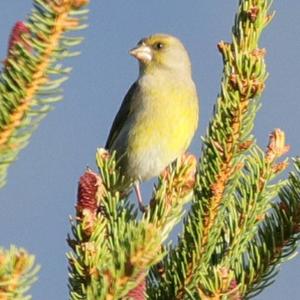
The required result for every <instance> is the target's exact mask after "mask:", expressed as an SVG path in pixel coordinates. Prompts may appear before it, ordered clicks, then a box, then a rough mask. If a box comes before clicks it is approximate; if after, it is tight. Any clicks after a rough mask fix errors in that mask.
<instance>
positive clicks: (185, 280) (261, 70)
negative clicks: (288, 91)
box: [154, 0, 271, 299]
mask: <svg viewBox="0 0 300 300" xmlns="http://www.w3.org/2000/svg"><path fill="white" fill-rule="evenodd" d="M269 6H270V2H269V1H262V0H260V1H256V0H253V1H251V0H244V1H240V2H239V8H238V12H237V15H236V18H235V24H234V26H233V37H232V40H233V41H232V43H230V44H229V43H225V42H223V41H222V42H220V43H219V45H218V48H219V50H220V52H221V54H222V56H223V62H224V73H223V78H222V83H221V92H220V94H219V96H218V99H217V104H216V106H215V109H214V118H213V119H212V120H211V122H210V124H209V127H208V131H207V135H206V137H205V138H204V140H203V143H204V146H203V150H202V156H201V158H200V161H199V170H198V173H197V174H198V176H197V183H196V187H195V199H194V201H193V204H192V207H191V211H190V213H189V215H188V217H187V218H186V220H185V227H184V232H183V234H182V236H181V238H180V240H179V244H178V246H177V247H176V248H175V249H174V250H173V251H170V254H169V257H168V259H166V260H165V264H166V266H165V269H166V270H167V272H168V274H164V277H161V275H159V274H154V277H155V278H156V280H157V281H158V282H159V284H160V288H159V292H157V299H161V297H165V298H172V299H184V298H185V296H187V295H189V296H190V297H192V296H191V295H193V297H196V295H197V293H198V292H197V291H199V290H203V291H204V293H207V292H208V291H209V290H210V291H211V292H212V293H213V294H214V292H217V291H218V290H221V289H220V288H219V287H220V286H221V281H222V280H221V279H222V278H221V277H220V276H219V274H220V272H219V267H214V266H213V264H211V263H212V259H214V251H215V249H216V248H217V247H218V243H219V240H220V236H221V234H222V228H223V224H224V222H225V216H226V209H225V208H226V206H227V205H228V204H229V202H230V196H231V195H232V192H233V191H234V190H235V189H236V188H237V185H238V174H239V171H240V169H242V168H243V164H244V159H245V155H246V153H247V152H248V151H249V150H250V149H251V147H252V146H253V144H254V140H253V137H252V136H251V131H252V128H253V123H254V118H255V114H256V112H257V109H258V107H259V97H260V95H261V93H262V91H263V89H264V86H265V83H264V82H265V80H266V78H267V73H266V68H265V63H264V55H265V50H264V49H260V48H259V37H260V35H261V32H262V30H263V29H264V28H265V27H266V26H267V24H268V23H269V22H270V20H271V16H270V15H269V14H268V13H269V12H268V10H269ZM191 249H192V251H191ZM208 266H210V267H208ZM175 270H176V272H177V274H178V275H177V276H173V275H172V274H174V272H175ZM209 277H211V280H207V278H209ZM214 279H215V282H216V283H215V284H214V283H213V280H214ZM170 282H172V283H170ZM229 282H230V281H229ZM223 292H224V291H222V293H223ZM159 293H162V294H159ZM202 294H203V293H202Z"/></svg>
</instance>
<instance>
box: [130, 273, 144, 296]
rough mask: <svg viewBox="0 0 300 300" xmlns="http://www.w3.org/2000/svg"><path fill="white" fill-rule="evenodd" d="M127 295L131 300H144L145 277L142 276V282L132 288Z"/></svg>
mask: <svg viewBox="0 0 300 300" xmlns="http://www.w3.org/2000/svg"><path fill="white" fill-rule="evenodd" d="M127 296H128V297H129V299H132V300H145V299H146V279H145V278H143V280H142V282H141V283H140V284H139V285H138V286H137V287H135V288H134V289H132V290H131V291H130V292H129V293H128V294H127Z"/></svg>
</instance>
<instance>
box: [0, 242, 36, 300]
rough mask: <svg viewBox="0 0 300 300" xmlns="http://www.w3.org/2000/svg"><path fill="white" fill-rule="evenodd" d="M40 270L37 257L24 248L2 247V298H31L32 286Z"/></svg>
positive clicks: (0, 270)
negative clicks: (36, 262) (36, 260)
mask: <svg viewBox="0 0 300 300" xmlns="http://www.w3.org/2000/svg"><path fill="white" fill-rule="evenodd" d="M38 270H39V267H38V266H35V258H34V256H33V255H30V254H28V253H27V252H26V251H25V250H24V249H17V248H16V247H14V246H11V247H10V249H9V250H4V249H2V248H0V299H3V300H29V299H31V296H29V295H28V290H29V288H30V286H31V285H32V284H33V283H34V281H36V274H37V272H38Z"/></svg>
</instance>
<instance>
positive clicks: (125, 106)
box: [105, 82, 138, 149]
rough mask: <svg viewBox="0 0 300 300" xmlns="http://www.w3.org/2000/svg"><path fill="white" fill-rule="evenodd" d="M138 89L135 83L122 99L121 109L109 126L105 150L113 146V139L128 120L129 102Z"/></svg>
mask: <svg viewBox="0 0 300 300" xmlns="http://www.w3.org/2000/svg"><path fill="white" fill-rule="evenodd" d="M137 87H138V83H137V82H135V83H134V84H133V85H132V86H131V87H130V89H129V90H128V92H127V94H126V96H125V98H124V99H123V102H122V104H121V107H120V109H119V111H118V113H117V115H116V117H115V119H114V121H113V124H112V126H111V129H110V132H109V135H108V138H107V141H106V144H105V149H110V148H111V146H112V145H113V143H114V141H115V139H116V138H117V136H118V134H119V133H120V131H121V129H122V127H123V126H124V124H125V121H126V119H127V118H128V116H129V114H130V107H131V102H132V99H133V95H134V94H135V92H136V90H137Z"/></svg>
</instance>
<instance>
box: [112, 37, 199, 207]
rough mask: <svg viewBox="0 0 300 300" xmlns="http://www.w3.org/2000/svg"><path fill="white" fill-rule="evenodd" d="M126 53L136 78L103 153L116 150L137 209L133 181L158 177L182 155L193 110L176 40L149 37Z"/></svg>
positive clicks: (183, 54)
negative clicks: (133, 60) (136, 70)
mask: <svg viewBox="0 0 300 300" xmlns="http://www.w3.org/2000/svg"><path fill="white" fill-rule="evenodd" d="M129 53H130V54H131V55H132V56H134V57H135V58H136V59H137V60H138V62H139V76H138V79H137V80H136V81H135V82H134V83H133V85H132V86H131V87H130V89H129V91H128V92H127V95H126V96H125V98H124V100H123V102H122V104H121V107H120V109H119V111H118V113H117V115H116V117H115V119H114V122H113V124H112V127H111V130H110V133H109V136H108V139H107V142H106V149H108V150H109V151H113V150H115V151H116V155H117V158H118V161H119V164H120V167H121V170H122V172H123V173H124V175H125V177H126V178H128V179H129V180H130V182H131V183H134V188H135V191H136V194H137V198H138V202H139V205H140V208H143V205H142V197H141V192H140V188H139V183H140V182H141V181H144V180H147V179H150V178H152V177H155V176H158V175H159V174H160V173H161V172H162V171H163V170H164V169H165V168H166V167H167V166H168V165H169V164H170V163H171V162H173V161H174V160H176V159H177V158H178V157H180V156H181V155H182V154H183V153H184V152H185V151H186V149H187V148H188V147H189V145H190V143H191V140H192V138H193V135H194V133H195V131H196V129H197V125H198V113H199V106H198V96H197V90H196V87H195V84H194V81H193V79H192V72H191V63H190V59H189V56H188V53H187V51H186V49H185V48H184V46H183V44H182V43H181V42H180V41H179V39H177V38H176V37H174V36H171V35H167V34H154V35H151V36H149V37H147V38H143V39H141V40H140V41H139V42H138V44H137V46H136V47H135V48H133V49H132V50H130V52H129Z"/></svg>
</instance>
